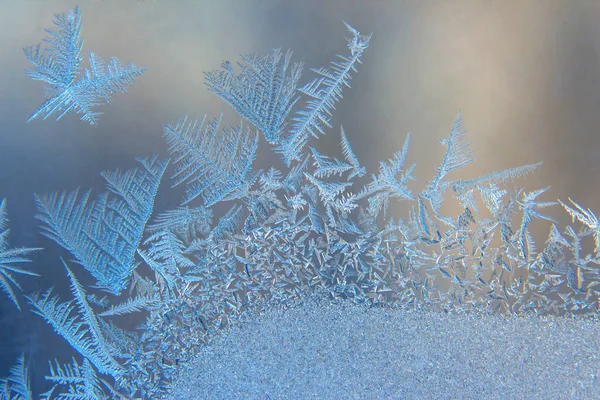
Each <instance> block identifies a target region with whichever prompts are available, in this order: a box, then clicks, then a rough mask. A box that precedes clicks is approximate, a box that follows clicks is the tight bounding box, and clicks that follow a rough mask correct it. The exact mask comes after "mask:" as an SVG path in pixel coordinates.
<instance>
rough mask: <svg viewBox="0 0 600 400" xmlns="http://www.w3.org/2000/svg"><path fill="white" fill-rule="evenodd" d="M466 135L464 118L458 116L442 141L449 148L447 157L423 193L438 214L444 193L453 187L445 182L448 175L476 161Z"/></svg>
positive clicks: (445, 156)
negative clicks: (448, 134) (450, 130)
mask: <svg viewBox="0 0 600 400" xmlns="http://www.w3.org/2000/svg"><path fill="white" fill-rule="evenodd" d="M465 133H467V131H466V130H465V129H463V122H462V117H461V115H460V114H458V116H457V117H456V120H455V121H454V127H453V128H452V132H451V133H450V136H449V137H448V138H444V139H441V140H440V142H441V143H442V144H443V145H445V146H446V147H447V150H446V155H444V160H443V161H442V165H440V166H439V167H438V168H437V171H438V173H437V175H436V177H435V178H433V179H432V180H431V181H430V182H429V184H428V185H427V188H426V189H425V190H424V191H423V193H422V195H423V197H425V198H427V199H429V201H430V202H431V206H432V207H433V209H434V210H435V212H436V213H437V212H438V211H439V210H440V207H441V206H442V203H443V201H444V193H445V192H446V190H447V189H448V187H450V185H451V182H449V181H446V180H444V179H445V178H446V175H448V174H449V173H450V172H452V171H454V170H455V169H458V168H461V167H464V166H465V165H467V164H469V163H471V162H473V161H474V160H475V158H474V157H473V152H472V150H469V146H470V145H471V143H469V142H468V141H467V140H466V139H465V136H464V135H465Z"/></svg>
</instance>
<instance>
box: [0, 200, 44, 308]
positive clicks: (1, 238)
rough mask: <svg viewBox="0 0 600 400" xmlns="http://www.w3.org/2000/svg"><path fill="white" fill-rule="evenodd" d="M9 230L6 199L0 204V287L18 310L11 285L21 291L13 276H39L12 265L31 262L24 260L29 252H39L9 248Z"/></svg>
mask: <svg viewBox="0 0 600 400" xmlns="http://www.w3.org/2000/svg"><path fill="white" fill-rule="evenodd" d="M9 233H10V229H9V228H8V216H7V211H6V199H3V200H2V201H1V202H0V287H1V288H2V290H4V292H5V293H6V294H7V295H8V297H9V298H10V300H11V301H12V302H13V303H14V305H15V306H17V308H18V309H19V310H20V309H21V307H20V306H19V302H18V301H17V296H16V294H15V291H14V290H13V288H12V286H11V283H12V285H14V286H15V287H16V288H17V289H19V290H20V289H21V287H20V286H19V284H18V282H17V281H16V280H15V278H14V276H13V274H22V275H31V276H39V275H38V274H36V273H34V272H31V271H27V270H25V269H22V268H19V267H16V266H15V265H14V264H17V263H26V262H30V261H31V260H29V259H27V258H25V256H26V255H28V254H29V253H31V252H34V251H37V250H41V249H34V248H10V246H9V243H8V235H9Z"/></svg>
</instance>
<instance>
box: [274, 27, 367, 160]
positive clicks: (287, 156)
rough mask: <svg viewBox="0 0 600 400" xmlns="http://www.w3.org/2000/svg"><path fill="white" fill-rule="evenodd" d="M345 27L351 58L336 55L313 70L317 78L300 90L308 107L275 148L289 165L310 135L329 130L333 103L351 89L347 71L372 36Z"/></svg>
mask: <svg viewBox="0 0 600 400" xmlns="http://www.w3.org/2000/svg"><path fill="white" fill-rule="evenodd" d="M346 27H347V28H348V30H349V31H350V33H351V34H352V37H351V38H349V39H348V48H349V49H350V57H348V56H342V55H338V57H339V58H341V60H342V61H341V62H340V61H334V62H332V64H331V68H325V67H321V68H318V69H313V70H312V71H313V72H316V73H317V74H319V75H320V77H319V78H316V79H315V80H313V81H311V82H310V83H308V84H306V85H305V86H303V87H302V88H300V89H299V90H300V92H302V93H304V94H305V95H307V96H308V97H310V99H309V100H308V101H307V107H306V108H305V109H303V110H300V111H298V113H297V115H296V116H295V117H294V118H293V121H294V122H293V124H292V128H291V130H290V135H289V136H288V137H286V138H285V139H283V143H282V144H281V145H280V146H278V147H277V148H276V151H277V152H279V153H281V154H282V155H283V159H284V161H285V163H286V164H287V165H288V166H289V165H290V164H291V162H292V161H294V160H300V159H301V158H302V151H303V149H304V146H305V145H306V143H307V142H308V139H309V138H310V136H311V135H312V136H315V137H316V136H318V134H319V133H320V134H324V127H323V125H325V126H327V127H331V125H330V123H329V119H330V116H331V114H332V112H333V110H334V109H335V103H337V102H338V101H339V100H340V99H341V98H342V89H343V88H344V86H347V87H350V78H351V76H350V72H351V71H354V72H356V64H360V62H361V61H360V57H361V56H362V53H363V52H364V51H365V49H366V48H367V47H369V40H370V39H371V34H369V35H361V34H360V32H358V31H357V30H356V29H354V28H353V27H351V26H350V25H348V24H346Z"/></svg>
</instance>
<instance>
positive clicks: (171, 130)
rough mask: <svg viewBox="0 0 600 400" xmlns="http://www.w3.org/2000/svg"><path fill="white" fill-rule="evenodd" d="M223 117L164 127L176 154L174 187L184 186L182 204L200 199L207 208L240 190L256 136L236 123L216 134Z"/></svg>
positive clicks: (253, 155) (203, 118) (256, 143)
mask: <svg viewBox="0 0 600 400" xmlns="http://www.w3.org/2000/svg"><path fill="white" fill-rule="evenodd" d="M222 118H223V115H222V114H221V115H219V116H218V117H217V118H215V119H213V120H212V121H210V122H208V123H206V115H205V116H203V117H202V119H200V120H197V119H194V120H188V119H187V118H184V119H183V120H181V121H179V122H177V123H176V124H173V125H165V127H164V136H165V138H166V140H167V143H168V144H169V151H170V152H171V153H172V154H176V159H175V163H176V171H175V174H174V175H173V179H175V185H179V184H181V183H183V182H186V184H187V190H186V196H185V199H184V200H183V205H185V204H187V203H189V202H190V201H192V200H194V199H195V198H197V197H198V196H202V198H203V200H204V205H205V206H206V207H210V206H212V205H213V204H215V203H217V202H219V201H221V200H222V199H223V198H224V197H225V196H227V195H228V194H230V193H232V192H234V191H236V190H237V189H239V188H241V187H243V186H244V185H245V183H246V179H247V177H248V174H249V172H250V170H251V169H252V161H254V157H255V155H256V149H257V147H258V136H257V135H256V134H255V133H251V132H250V131H249V129H248V128H245V129H244V127H243V126H242V123H241V122H240V124H239V126H238V127H237V128H234V127H232V126H230V127H229V129H228V130H222V131H221V132H219V125H220V124H221V120H222ZM229 200H233V199H229Z"/></svg>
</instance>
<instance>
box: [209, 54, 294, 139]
mask: <svg viewBox="0 0 600 400" xmlns="http://www.w3.org/2000/svg"><path fill="white" fill-rule="evenodd" d="M291 57H292V52H291V51H289V50H288V51H287V52H286V53H285V55H283V54H282V53H281V50H280V49H275V50H273V53H272V54H271V55H267V56H263V57H260V56H258V55H256V54H250V55H242V60H243V61H244V63H245V64H242V63H240V64H239V65H240V68H241V69H242V72H241V74H239V75H237V76H236V75H235V74H234V72H233V68H232V66H231V63H229V62H228V61H226V62H224V63H223V66H222V67H223V69H224V71H212V72H206V73H205V76H206V85H207V86H208V89H209V90H210V91H211V92H213V93H215V94H217V95H218V96H219V97H221V98H222V99H223V100H225V101H226V102H227V103H229V104H230V105H231V106H232V107H233V108H234V109H235V111H237V112H238V114H240V115H241V116H242V117H244V118H246V119H247V120H248V121H250V122H251V123H252V124H254V126H256V127H257V128H258V129H259V130H260V131H261V132H262V133H263V135H264V136H265V139H266V140H267V142H269V143H271V144H276V143H278V142H279V136H280V135H281V132H282V131H283V129H284V128H285V126H286V123H285V119H286V117H287V115H288V114H289V112H290V110H291V109H292V107H293V106H294V104H295V103H296V101H298V97H295V94H296V87H297V86H298V80H299V79H300V75H301V73H302V63H294V64H293V65H292V67H291V70H290V73H289V75H288V72H287V71H288V67H289V65H290V59H291Z"/></svg>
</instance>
